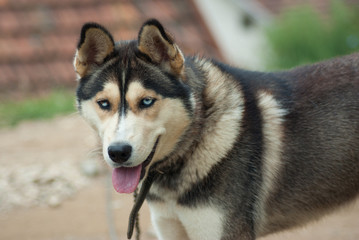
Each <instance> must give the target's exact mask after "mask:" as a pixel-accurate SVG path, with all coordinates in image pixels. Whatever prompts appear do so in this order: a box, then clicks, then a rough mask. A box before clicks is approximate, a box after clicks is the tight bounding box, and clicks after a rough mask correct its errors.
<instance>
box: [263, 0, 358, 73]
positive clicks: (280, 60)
mask: <svg viewBox="0 0 359 240" xmlns="http://www.w3.org/2000/svg"><path fill="white" fill-rule="evenodd" d="M267 37H268V41H269V45H270V47H271V48H272V51H273V56H271V57H270V58H269V59H268V61H267V63H268V64H267V65H268V68H270V69H285V68H290V67H293V66H297V65H302V64H307V63H311V62H316V61H320V60H323V59H327V58H331V57H334V56H339V55H344V54H348V53H351V52H355V51H357V50H359V11H358V9H355V8H349V7H348V6H346V5H345V3H343V2H342V1H334V0H333V1H331V11H330V15H329V16H328V17H324V16H319V14H318V13H317V12H315V10H313V9H312V8H311V7H310V6H302V7H299V8H296V9H293V10H292V11H288V12H286V13H285V14H284V15H282V16H281V17H280V18H279V19H278V20H277V21H276V22H275V23H274V24H272V26H271V27H269V29H267Z"/></svg>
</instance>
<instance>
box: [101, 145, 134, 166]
mask: <svg viewBox="0 0 359 240" xmlns="http://www.w3.org/2000/svg"><path fill="white" fill-rule="evenodd" d="M107 152H108V155H109V156H110V158H111V160H112V161H114V162H117V163H124V162H126V161H127V160H128V159H129V158H130V157H131V153H132V147H131V145H129V144H127V143H115V144H111V145H110V146H109V147H108V149H107Z"/></svg>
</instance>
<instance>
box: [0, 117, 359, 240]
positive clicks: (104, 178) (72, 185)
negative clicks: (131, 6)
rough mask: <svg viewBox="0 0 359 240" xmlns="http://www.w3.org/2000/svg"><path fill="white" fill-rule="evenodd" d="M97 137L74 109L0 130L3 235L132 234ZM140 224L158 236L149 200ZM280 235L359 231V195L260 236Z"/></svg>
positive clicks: (149, 238) (124, 199) (57, 238)
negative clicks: (310, 219)
mask: <svg viewBox="0 0 359 240" xmlns="http://www.w3.org/2000/svg"><path fill="white" fill-rule="evenodd" d="M95 145H96V144H95V139H94V133H93V132H92V130H91V129H89V127H87V125H86V123H85V122H84V121H82V120H81V119H80V118H79V117H78V116H76V115H71V116H67V117H58V118H56V119H53V120H48V121H37V122H25V123H22V124H20V125H19V126H17V127H16V128H12V129H2V130H0V152H1V153H0V229H1V231H0V239H4V240H5V239H6V240H18V239H25V240H45V239H46V240H50V239H51V240H52V239H54V240H82V239H83V240H85V239H86V240H102V239H104V240H108V239H109V240H114V239H116V235H117V237H118V238H119V239H126V238H125V232H126V228H127V219H128V215H129V211H130V209H131V207H132V201H133V200H132V196H128V195H119V194H117V193H115V192H114V191H113V190H112V185H111V182H110V177H109V172H108V169H107V167H106V166H105V164H104V163H102V162H101V161H100V160H98V159H96V157H95V155H94V154H92V153H91V151H90V150H91V149H94V146H95ZM141 228H142V231H143V234H142V239H143V240H153V239H156V238H155V237H154V235H153V231H152V227H151V225H150V218H149V212H148V208H147V206H146V205H145V206H144V207H143V208H142V210H141ZM275 239H280V240H284V239H293V240H299V239H305V240H314V239H316V240H321V239H323V240H324V239H326V240H334V239H335V240H337V239H340V240H354V239H359V203H358V202H357V203H355V204H352V205H351V206H349V207H346V208H344V209H342V210H340V211H338V212H336V213H335V214H332V215H330V216H328V217H326V218H324V219H323V220H321V221H320V222H317V223H312V224H310V225H309V226H307V227H305V228H302V229H299V230H293V231H290V232H286V233H281V234H278V235H273V236H269V237H267V238H263V239H262V240H275Z"/></svg>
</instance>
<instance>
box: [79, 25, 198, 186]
mask: <svg viewBox="0 0 359 240" xmlns="http://www.w3.org/2000/svg"><path fill="white" fill-rule="evenodd" d="M184 61H185V59H184V57H183V54H182V52H181V50H180V49H179V48H178V46H177V45H176V44H175V43H174V41H173V38H172V37H171V35H170V34H169V33H168V32H166V30H165V29H164V28H163V27H162V25H161V24H160V23H159V22H158V21H156V20H150V21H147V22H146V23H145V24H144V25H143V26H142V28H141V30H140V32H139V35H138V39H137V40H132V41H120V42H117V43H115V42H114V40H113V37H112V35H111V34H110V33H109V32H108V31H107V30H106V29H105V28H104V27H102V26H100V25H98V24H95V23H88V24H85V25H84V26H83V28H82V31H81V36H80V40H79V43H78V47H77V51H76V54H75V58H74V67H75V71H76V73H77V76H78V81H79V84H78V89H77V105H78V109H79V112H80V113H81V115H82V116H83V117H84V118H85V119H86V120H87V121H88V122H89V123H90V125H91V126H92V127H93V128H94V129H95V130H96V131H97V132H98V135H99V137H100V139H101V141H102V148H103V157H104V159H105V161H106V162H107V163H108V165H109V166H110V167H112V168H114V171H113V184H114V187H115V189H116V190H117V191H118V192H126V193H127V192H133V191H134V190H135V189H136V187H137V185H138V183H139V181H140V180H141V179H142V178H143V177H144V176H145V175H146V174H147V173H148V169H149V166H151V164H153V163H155V162H157V161H161V160H163V159H165V158H166V157H167V156H169V155H170V154H171V153H172V152H173V151H174V150H175V148H176V147H177V145H178V143H179V142H180V140H181V136H183V134H184V133H185V132H186V130H187V129H188V126H189V125H190V123H191V115H192V112H193V109H194V104H193V101H192V97H191V96H192V95H191V91H190V89H189V88H188V87H187V85H186V84H185V82H186V74H185V72H186V70H185V65H184Z"/></svg>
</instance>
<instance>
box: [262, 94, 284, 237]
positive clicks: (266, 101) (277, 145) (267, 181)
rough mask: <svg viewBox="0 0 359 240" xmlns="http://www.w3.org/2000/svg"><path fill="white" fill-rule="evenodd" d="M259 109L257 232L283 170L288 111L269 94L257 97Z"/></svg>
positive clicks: (264, 220) (264, 217) (263, 220)
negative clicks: (260, 142) (260, 154)
mask: <svg viewBox="0 0 359 240" xmlns="http://www.w3.org/2000/svg"><path fill="white" fill-rule="evenodd" d="M257 99H258V107H259V109H260V111H261V116H262V121H263V123H262V124H263V125H262V126H263V146H264V153H263V160H264V161H263V172H262V173H263V183H262V189H261V192H260V195H259V197H258V198H259V199H258V201H259V202H258V205H259V206H258V209H259V211H258V212H257V216H256V217H257V220H258V221H257V222H258V223H259V225H258V226H257V229H256V231H257V232H261V231H262V230H263V229H262V226H263V225H264V224H265V222H266V218H267V217H268V216H266V213H265V209H264V206H265V201H266V200H267V198H268V196H269V195H270V192H271V190H272V189H273V187H274V185H275V183H276V178H277V176H278V175H279V171H280V170H281V168H282V162H281V149H282V145H283V141H282V138H283V135H284V133H283V128H282V124H283V116H284V115H285V114H286V111H285V110H284V109H283V108H281V107H280V105H279V103H278V102H277V101H276V100H275V98H274V97H273V96H272V95H271V94H270V93H268V92H264V91H262V92H259V94H258V95H257Z"/></svg>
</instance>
